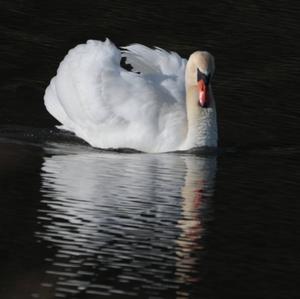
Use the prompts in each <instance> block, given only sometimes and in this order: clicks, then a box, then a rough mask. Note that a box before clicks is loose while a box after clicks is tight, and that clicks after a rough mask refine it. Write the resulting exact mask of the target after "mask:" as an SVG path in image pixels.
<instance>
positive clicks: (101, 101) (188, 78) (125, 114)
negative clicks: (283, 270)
mask: <svg viewBox="0 0 300 299" xmlns="http://www.w3.org/2000/svg"><path fill="white" fill-rule="evenodd" d="M122 57H124V58H126V62H127V63H129V64H130V65H131V66H132V67H133V70H132V71H131V72H129V71H127V70H125V69H123V68H122V67H121V66H120V60H121V58H122ZM213 73H214V58H213V56H212V55H210V54H209V53H208V52H200V51H197V52H195V53H193V54H192V55H191V56H190V58H189V59H188V61H186V60H185V59H183V58H181V57H180V56H179V55H178V54H177V53H174V52H167V51H165V50H163V49H160V48H155V49H150V48H148V47H145V46H143V45H140V44H133V45H130V46H127V47H124V48H123V50H121V51H120V50H119V49H118V48H117V47H116V46H115V45H114V44H113V43H112V42H111V41H110V40H108V39H106V40H105V41H104V42H102V41H95V40H89V41H87V43H86V44H81V45H78V46H76V47H75V48H74V49H71V50H70V51H69V53H68V54H67V55H66V57H65V58H64V59H63V61H62V62H61V63H60V65H59V68H58V70H57V74H56V76H55V77H54V78H53V79H52V80H51V83H50V85H49V86H48V87H47V89H46V92H45V97H44V100H45V105H46V108H47V110H48V111H49V112H50V114H52V115H53V116H54V117H55V118H56V119H57V120H58V121H59V122H60V123H61V124H62V126H60V127H59V128H61V129H65V130H68V131H71V132H74V133H75V134H76V135H77V136H78V137H80V138H82V139H84V140H85V141H87V142H88V143H89V144H90V145H92V146H94V147H99V148H103V149H105V148H106V149H107V148H132V149H136V150H140V151H144V152H153V153H155V152H168V151H176V150H188V149H192V148H195V147H204V146H207V147H216V146H217V123H216V108H215V101H214V97H213V94H212V89H211V78H212V76H213Z"/></svg>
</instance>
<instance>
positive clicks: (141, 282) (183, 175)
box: [0, 0, 300, 299]
mask: <svg viewBox="0 0 300 299" xmlns="http://www.w3.org/2000/svg"><path fill="white" fill-rule="evenodd" d="M0 8H1V10H0V32H1V36H0V38H1V43H0V57H1V63H0V69H1V85H0V95H1V102H0V200H1V201H0V202H1V209H0V298H1V299H2V298H3V299H15V298H16V299H19V298H21V299H26V298H42V299H44V298H45V299H48V298H49V299H50V298H79V299H81V298H84V299H85V298H87V299H90V298H298V297H299V292H298V285H297V283H298V276H297V274H298V269H299V256H298V250H297V247H296V244H297V235H298V231H299V224H298V221H297V220H298V215H299V212H298V211H299V204H298V197H299V191H300V190H299V171H298V170H299V162H298V156H299V152H300V151H299V148H300V144H299V137H298V136H299V114H300V104H299V103H300V102H299V96H298V93H299V82H298V81H299V68H300V59H299V40H300V39H299V32H300V28H299V19H300V18H299V17H300V4H299V3H298V2H296V1H294V2H292V1H263V2H258V1H243V2H241V3H234V2H233V1H229V0H227V1H164V2H163V3H159V2H158V3H155V2H153V1H148V2H147V3H141V2H139V1H77V0H76V1H74V0H73V1H49V2H41V1H34V0H27V1H21V0H19V1H16V0H14V1H0ZM106 36H107V37H109V38H111V39H112V40H113V41H114V42H115V43H116V44H117V45H119V46H121V45H126V44H129V43H132V42H139V43H143V44H146V45H149V46H150V45H157V46H160V47H163V48H166V49H170V50H174V51H177V52H178V53H180V54H181V55H182V56H185V57H187V56H188V55H189V54H190V53H191V52H192V51H194V50H196V49H206V50H209V51H211V52H212V53H213V54H214V56H215V58H216V65H217V71H216V76H215V78H214V82H213V88H214V93H215V97H216V100H217V105H218V123H219V131H220V150H219V152H218V153H215V154H203V153H170V154H157V155H149V154H142V153H129V152H125V153H124V152H105V151H100V150H95V149H92V148H91V147H89V146H87V145H86V144H85V143H84V142H81V141H79V140H78V139H76V138H74V137H73V136H71V135H69V134H66V133H62V132H58V131H57V130H56V129H55V128H54V126H55V124H56V122H55V120H54V119H52V117H51V116H50V115H48V113H47V112H46V110H45V108H44V106H43V92H44V89H45V87H46V86H47V84H48V83H49V80H50V78H51V77H52V76H53V75H54V74H55V71H56V68H57V66H58V63H59V61H60V60H61V59H62V57H63V56H64V55H65V54H66V52H67V50H68V49H69V48H71V47H73V46H75V45H76V44H78V43H81V42H84V41H85V40H87V39H90V38H94V39H104V38H105V37H106Z"/></svg>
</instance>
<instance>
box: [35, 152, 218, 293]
mask: <svg viewBox="0 0 300 299" xmlns="http://www.w3.org/2000/svg"><path fill="white" fill-rule="evenodd" d="M215 172H216V160H215V157H199V156H195V155H180V154H164V155H146V154H124V153H123V154H120V153H108V152H104V153H103V152H95V151H86V150H78V151H77V152H73V153H61V152H60V153H59V151H58V152H57V151H52V152H51V153H50V155H48V156H46V157H45V158H44V163H43V166H42V186H41V191H42V193H43V202H42V205H43V207H42V208H41V209H40V210H39V215H38V222H39V229H38V231H37V232H36V237H37V239H38V240H39V242H43V243H44V244H45V245H46V246H47V247H48V248H49V251H50V252H51V254H50V255H49V257H48V258H47V265H48V267H47V270H46V273H45V276H44V281H43V282H42V284H41V286H42V287H41V290H40V292H41V293H42V294H43V293H45V289H47V292H51V293H54V294H56V296H58V297H66V296H68V295H74V296H75V295H76V296H79V295H83V294H84V296H85V297H84V298H89V295H90V296H91V297H92V296H95V295H102V296H110V295H114V296H120V297H121V298H126V296H127V297H145V296H150V295H151V296H156V297H161V298H164V297H165V296H167V295H170V294H173V295H171V296H172V297H174V298H175V297H177V298H186V297H188V292H187V291H186V290H185V287H186V286H191V285H193V284H195V283H199V279H201V268H200V265H201V260H200V259H199V253H201V251H202V248H203V246H204V244H203V242H202V240H201V237H202V235H203V232H204V230H205V223H203V222H204V220H205V217H207V216H208V213H209V204H210V198H211V195H212V192H213V185H214V176H215ZM200 283H201V282H200Z"/></svg>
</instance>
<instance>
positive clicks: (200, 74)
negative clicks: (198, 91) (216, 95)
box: [197, 68, 211, 85]
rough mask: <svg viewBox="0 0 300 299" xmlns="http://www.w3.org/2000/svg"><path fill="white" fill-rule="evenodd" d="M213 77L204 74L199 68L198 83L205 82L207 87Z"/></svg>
mask: <svg viewBox="0 0 300 299" xmlns="http://www.w3.org/2000/svg"><path fill="white" fill-rule="evenodd" d="M210 79H211V76H210V74H208V75H207V76H206V75H205V74H203V73H202V72H201V71H200V70H199V69H198V68H197V81H198V82H199V81H200V80H203V81H204V83H205V85H208V84H209V83H210Z"/></svg>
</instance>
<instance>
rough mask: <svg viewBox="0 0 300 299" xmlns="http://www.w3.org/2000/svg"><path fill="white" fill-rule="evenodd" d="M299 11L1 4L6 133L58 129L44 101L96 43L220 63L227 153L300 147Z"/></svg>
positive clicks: (211, 5)
mask: <svg viewBox="0 0 300 299" xmlns="http://www.w3.org/2000/svg"><path fill="white" fill-rule="evenodd" d="M299 7H300V4H299V3H298V2H297V1H268V0H267V1H249V0H246V1H243V2H242V3H241V2H235V1H230V0H226V1H176V0H175V1H160V2H156V1H147V2H140V1H126V0H125V1H124V0H123V1H105V0H101V1H91V0H87V1H78V0H73V1H56V0H54V1H47V2H41V1H34V0H23V1H21V0H19V1H11V0H9V1H0V8H1V13H0V32H1V44H0V57H1V61H0V69H1V90H0V92H1V103H0V105H1V106H0V123H1V124H20V125H27V126H33V127H52V126H53V125H54V124H55V123H56V122H55V121H54V119H53V118H52V117H51V116H50V115H48V113H47V112H46V110H45V108H44V106H43V94H44V90H45V88H46V86H47V85H48V83H49V81H50V79H51V78H52V77H53V76H54V75H55V73H56V69H57V67H58V64H59V62H60V61H61V60H62V58H63V57H64V56H65V55H66V53H67V51H68V50H69V49H70V48H72V47H74V46H75V45H77V44H78V43H83V42H85V41H86V40H88V39H100V40H103V39H104V38H105V37H109V38H110V39H111V40H112V41H113V42H114V43H116V44H117V45H118V46H122V45H127V44H130V43H135V42H138V43H142V44H146V45H148V46H159V47H162V48H165V49H169V50H173V51H176V52H178V53H179V54H180V55H182V56H183V57H188V56H189V54H190V53H191V52H193V51H194V50H197V49H202V50H204V49H205V50H208V51H210V52H211V53H212V54H213V55H214V56H215V58H216V68H217V70H216V75H215V78H214V82H213V87H214V92H215V96H216V99H217V103H218V114H219V128H220V144H221V146H227V145H246V146H250V145H253V144H254V145H255V146H256V145H257V144H258V145H259V146H262V145H270V144H271V145H279V144H281V145H287V144H295V143H297V144H299V139H298V138H296V136H297V134H298V132H299V122H298V121H297V120H298V118H299V96H298V91H299V88H298V87H299V66H300V59H299V40H300V38H299V32H300V31H299V29H300V27H299V16H300V14H299Z"/></svg>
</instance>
